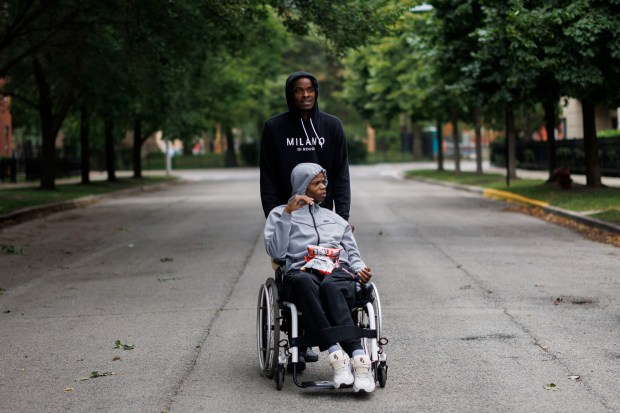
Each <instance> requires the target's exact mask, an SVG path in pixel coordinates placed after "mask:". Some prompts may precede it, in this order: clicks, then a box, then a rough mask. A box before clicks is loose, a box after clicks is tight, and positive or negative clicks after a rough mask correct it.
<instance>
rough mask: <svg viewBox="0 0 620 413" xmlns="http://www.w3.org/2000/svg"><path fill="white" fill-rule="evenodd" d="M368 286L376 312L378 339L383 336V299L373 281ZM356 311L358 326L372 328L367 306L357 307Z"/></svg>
mask: <svg viewBox="0 0 620 413" xmlns="http://www.w3.org/2000/svg"><path fill="white" fill-rule="evenodd" d="M368 286H369V288H370V289H371V291H370V303H371V305H372V309H373V311H374V313H375V315H374V321H375V327H376V330H377V340H379V339H380V338H381V327H382V321H381V299H380V298H379V290H377V287H376V286H375V285H374V284H373V283H368ZM356 312H357V318H356V320H355V321H356V324H357V326H358V327H360V328H370V319H369V318H368V317H369V314H368V311H367V310H366V307H360V308H358V309H356ZM364 341H366V340H364ZM366 350H368V349H366Z"/></svg>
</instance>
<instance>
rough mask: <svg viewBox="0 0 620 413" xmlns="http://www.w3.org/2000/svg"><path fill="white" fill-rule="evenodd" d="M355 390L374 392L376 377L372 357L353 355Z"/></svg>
mask: <svg viewBox="0 0 620 413" xmlns="http://www.w3.org/2000/svg"><path fill="white" fill-rule="evenodd" d="M353 375H354V376H355V381H354V382H353V391H354V392H355V393H357V392H359V391H363V392H366V393H372V391H373V390H374V389H375V378H374V376H373V374H372V369H371V368H370V358H369V357H368V356H366V355H364V356H355V357H353Z"/></svg>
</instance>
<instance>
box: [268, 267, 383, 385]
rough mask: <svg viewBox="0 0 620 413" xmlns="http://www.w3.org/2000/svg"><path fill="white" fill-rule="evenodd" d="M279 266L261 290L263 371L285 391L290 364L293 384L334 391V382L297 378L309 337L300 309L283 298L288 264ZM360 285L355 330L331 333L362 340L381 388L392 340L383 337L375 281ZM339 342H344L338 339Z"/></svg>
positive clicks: (355, 309) (343, 328) (340, 329)
mask: <svg viewBox="0 0 620 413" xmlns="http://www.w3.org/2000/svg"><path fill="white" fill-rule="evenodd" d="M277 264H278V267H277V268H276V270H275V278H273V277H270V278H268V279H267V281H266V282H265V283H264V284H261V286H260V288H259V291H258V305H257V315H256V348H257V352H258V365H259V368H260V370H261V372H262V373H263V374H264V375H265V376H266V377H267V378H270V379H274V381H275V383H276V388H277V389H278V390H281V389H282V385H283V383H284V377H285V375H286V366H287V362H288V363H290V364H291V366H290V367H291V369H292V374H293V382H294V383H295V385H297V386H298V387H301V388H323V389H333V388H334V383H333V382H331V381H304V382H300V381H299V380H298V378H297V374H298V366H299V363H300V361H299V347H300V343H305V342H304V338H305V337H304V336H300V335H299V330H300V327H299V320H298V315H299V312H298V311H297V306H296V305H295V304H294V303H291V302H288V301H285V300H283V299H282V298H280V296H281V293H283V275H284V274H283V269H284V267H283V264H284V263H281V262H277ZM358 286H359V288H358V289H357V291H356V296H358V295H360V296H361V297H360V299H357V298H356V303H355V305H354V307H353V310H352V316H353V321H354V322H355V327H351V326H343V327H331V328H330V330H333V331H332V333H336V335H335V337H342V339H350V338H352V334H354V335H355V336H356V337H360V338H361V339H362V346H363V348H364V350H365V351H366V353H367V354H368V356H369V357H370V359H371V368H372V372H373V376H374V378H375V381H376V382H378V383H379V386H380V387H385V384H386V381H387V370H388V365H387V355H386V354H385V352H384V351H383V346H384V345H386V344H388V340H387V338H385V337H382V336H381V329H382V314H381V300H380V298H379V291H378V289H377V287H376V285H375V284H374V283H372V282H369V283H366V284H358ZM281 332H282V333H284V334H286V335H287V337H288V339H286V338H284V339H280V333H281ZM337 341H340V340H334V342H337ZM289 356H290V361H289ZM347 387H351V386H347Z"/></svg>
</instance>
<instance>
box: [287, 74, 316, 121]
mask: <svg viewBox="0 0 620 413" xmlns="http://www.w3.org/2000/svg"><path fill="white" fill-rule="evenodd" d="M301 77H306V78H308V79H310V81H311V82H312V86H314V89H315V90H316V95H315V99H314V107H313V108H312V112H310V118H311V119H314V120H315V122H316V119H317V118H316V116H317V115H318V113H319V81H318V80H317V79H316V77H314V75H313V74H312V73H308V72H295V73H293V74H291V75H290V76H289V77H288V79H286V86H285V88H284V93H285V95H286V104H287V105H288V111H289V113H290V114H291V115H294V116H295V117H296V118H300V117H301V114H300V113H299V109H297V107H296V106H295V94H294V93H293V89H294V88H295V81H296V80H297V79H299V78H301Z"/></svg>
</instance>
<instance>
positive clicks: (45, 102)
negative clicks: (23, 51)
mask: <svg viewBox="0 0 620 413" xmlns="http://www.w3.org/2000/svg"><path fill="white" fill-rule="evenodd" d="M33 65H34V76H35V79H36V82H37V89H38V92H39V101H38V103H39V104H38V107H37V108H38V111H39V117H40V119H41V138H42V142H41V169H40V173H41V189H46V190H54V189H56V133H55V132H54V116H53V114H52V92H51V88H50V85H49V83H48V82H47V79H46V78H45V73H43V67H42V66H41V64H40V63H39V61H38V60H37V59H35V60H34V61H33Z"/></svg>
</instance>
